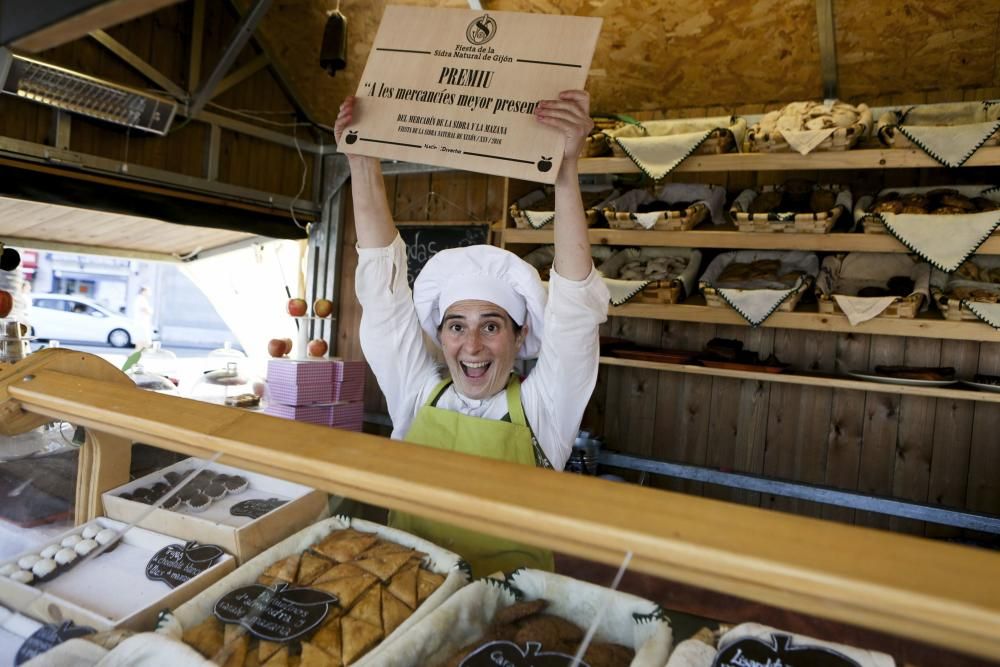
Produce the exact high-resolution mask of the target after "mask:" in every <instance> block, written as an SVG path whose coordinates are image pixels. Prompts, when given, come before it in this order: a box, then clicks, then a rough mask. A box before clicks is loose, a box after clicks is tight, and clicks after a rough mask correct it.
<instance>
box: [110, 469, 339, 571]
mask: <svg viewBox="0 0 1000 667" xmlns="http://www.w3.org/2000/svg"><path fill="white" fill-rule="evenodd" d="M201 463H204V461H203V460H201V459H194V458H191V459H185V460H184V461H180V462H178V463H175V464H174V465H172V466H169V467H167V468H164V469H163V470H160V471H159V472H155V473H153V474H150V475H146V476H145V477H142V478H140V479H137V480H134V481H132V482H129V483H128V484H125V485H124V486H120V487H118V488H117V489H112V490H111V491H108V492H106V493H104V495H103V496H102V498H103V500H104V511H105V514H107V515H108V516H109V517H110V518H112V519H118V520H119V521H125V522H129V523H131V522H133V521H137V520H138V519H139V517H140V516H142V514H143V513H144V512H146V511H147V510H148V509H149V505H146V504H144V503H140V502H136V501H134V500H126V499H125V498H119V497H118V496H119V494H121V493H124V492H131V491H132V490H133V489H136V488H138V487H141V486H144V487H147V488H148V487H150V486H152V484H153V483H155V482H157V481H161V480H162V478H163V475H164V474H165V473H167V472H169V471H171V470H190V469H192V468H194V467H195V466H196V465H199V464H201ZM208 468H209V469H210V470H215V471H218V472H220V473H225V474H227V475H241V476H243V477H245V478H246V479H247V481H248V482H249V483H250V486H249V487H248V488H247V489H246V491H244V492H243V493H240V494H238V495H230V496H226V497H225V498H222V499H221V500H217V501H215V502H214V503H212V504H211V505H210V506H209V508H208V509H207V510H205V511H204V512H200V513H193V512H191V511H190V510H188V509H185V510H165V509H162V508H157V509H155V510H153V511H152V512H151V513H150V514H149V515H148V516H146V517H145V518H144V519H142V521H140V522H139V524H138V525H140V526H142V527H144V528H150V529H152V530H158V531H162V532H164V533H167V534H170V535H175V536H177V537H179V538H183V539H184V540H195V541H197V542H199V543H202V544H215V545H218V546H220V547H222V548H223V549H225V550H226V551H228V552H229V553H231V554H233V555H234V556H236V561H237V563H240V564H242V563H245V562H246V561H248V560H249V559H251V558H253V557H254V556H256V555H257V554H259V553H260V552H262V551H264V550H265V549H267V548H268V547H270V546H271V545H273V544H275V543H276V542H280V541H281V540H283V539H285V538H286V537H288V536H289V535H291V534H293V533H295V532H296V531H297V530H300V529H302V528H304V527H305V526H308V525H309V524H311V523H313V522H314V521H316V520H318V519H321V518H323V517H325V516H327V515H328V514H329V510H328V504H327V503H328V499H327V494H325V493H323V492H322V491H316V490H315V489H311V488H309V487H307V486H303V485H301V484H294V483H292V482H286V481H284V480H281V479H276V478H274V477H268V476H267V475H260V474H257V473H253V472H247V471H244V470H240V469H239V468H233V467H232V466H227V465H222V464H219V463H213V464H211V465H209V466H208ZM267 498H279V499H280V500H287V501H288V502H286V503H285V504H284V505H282V506H281V507H278V508H277V509H275V510H272V511H270V512H268V513H267V514H265V515H264V516H261V517H259V518H257V519H251V518H250V517H235V516H232V515H230V514H229V508H230V507H232V506H233V505H235V504H236V503H239V502H242V501H244V500H254V499H267Z"/></svg>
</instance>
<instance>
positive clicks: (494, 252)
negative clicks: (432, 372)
mask: <svg viewBox="0 0 1000 667" xmlns="http://www.w3.org/2000/svg"><path fill="white" fill-rule="evenodd" d="M545 299H546V293H545V288H544V287H543V286H542V281H541V278H539V277H538V270H537V269H535V267H533V266H532V265H531V264H528V263H527V262H525V261H524V260H523V259H521V258H520V257H518V256H517V255H515V254H514V253H512V252H510V251H507V250H503V249H501V248H496V247H494V246H490V245H475V246H468V247H465V248H449V249H447V250H442V251H440V252H439V253H437V254H436V255H434V256H433V257H431V258H430V260H428V262H427V264H425V265H424V268H423V269H422V270H421V271H420V275H419V276H417V280H416V282H414V284H413V303H414V305H415V306H416V309H417V318H418V319H419V320H420V326H421V327H423V329H424V331H426V332H427V335H428V336H430V337H431V338H432V339H433V340H434V341H435V342H437V341H438V327H439V326H440V325H441V320H442V318H443V317H444V314H445V312H446V311H447V310H448V307H449V306H451V305H452V304H455V303H458V302H459V301H466V300H475V301H489V302H490V303H495V304H496V305H498V306H500V307H501V308H503V309H504V310H505V311H507V314H508V315H510V317H511V319H513V320H514V322H516V323H517V324H518V325H519V326H520V325H524V324H525V323H527V324H528V335H527V337H526V338H525V339H524V344H522V345H521V349H520V350H519V351H518V355H517V356H518V358H519V359H532V358H534V357H537V356H538V353H539V351H541V348H542V318H543V315H544V312H545Z"/></svg>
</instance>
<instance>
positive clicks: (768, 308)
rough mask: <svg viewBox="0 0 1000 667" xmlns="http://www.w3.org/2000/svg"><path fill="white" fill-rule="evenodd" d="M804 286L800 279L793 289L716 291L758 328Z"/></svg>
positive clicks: (720, 289) (718, 289)
mask: <svg viewBox="0 0 1000 667" xmlns="http://www.w3.org/2000/svg"><path fill="white" fill-rule="evenodd" d="M801 286H802V279H801V278H800V279H799V280H798V281H797V282H796V283H795V286H794V287H793V288H792V289H787V290H776V289H749V290H744V289H732V288H725V287H716V288H715V291H716V292H718V294H719V296H721V297H722V298H723V300H724V301H725V302H726V303H728V304H729V305H730V306H732V307H733V310H735V311H736V312H737V313H739V314H740V315H742V316H743V319H745V320H746V321H747V322H749V323H750V326H753V327H756V326H760V324H761V323H762V322H763V321H764V320H766V319H767V318H768V317H770V316H771V313H773V312H774V311H776V310H777V309H778V308H779V307H780V306H781V304H783V303H784V302H785V299H787V298H789V297H790V296H792V295H793V294H795V292H796V290H798V289H799V287H801Z"/></svg>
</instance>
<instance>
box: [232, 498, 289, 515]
mask: <svg viewBox="0 0 1000 667" xmlns="http://www.w3.org/2000/svg"><path fill="white" fill-rule="evenodd" d="M287 502H288V501H287V500H279V499H277V498H268V499H266V500H265V499H264V498H254V499H252V500H241V501H240V502H238V503H236V504H235V505H233V506H232V507H230V508H229V513H230V514H232V515H233V516H248V517H250V518H251V519H259V518H261V517H262V516H264V515H265V514H267V513H268V512H270V511H271V510H273V509H277V508H279V507H281V506H282V505H284V504H285V503H287Z"/></svg>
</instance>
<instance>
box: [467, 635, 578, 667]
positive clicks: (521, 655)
mask: <svg viewBox="0 0 1000 667" xmlns="http://www.w3.org/2000/svg"><path fill="white" fill-rule="evenodd" d="M572 664H573V656H571V655H567V654H565V653H558V652H550V651H546V650H545V649H543V648H542V645H541V644H540V643H538V642H528V643H526V644H525V645H524V648H523V649H522V648H521V647H520V646H519V645H518V644H515V643H514V642H511V641H506V640H502V639H501V640H497V641H492V642H488V643H486V644H483V645H482V646H480V647H479V648H477V649H476V650H475V651H473V652H472V653H470V654H469V655H467V656H465V659H464V660H462V662H461V663H460V664H459V666H458V667H496V666H497V665H503V666H504V667H570V666H571V665H572ZM577 664H579V665H580V666H581V667H587V663H585V662H583V661H582V660H581V661H580V662H579V663H577Z"/></svg>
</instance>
